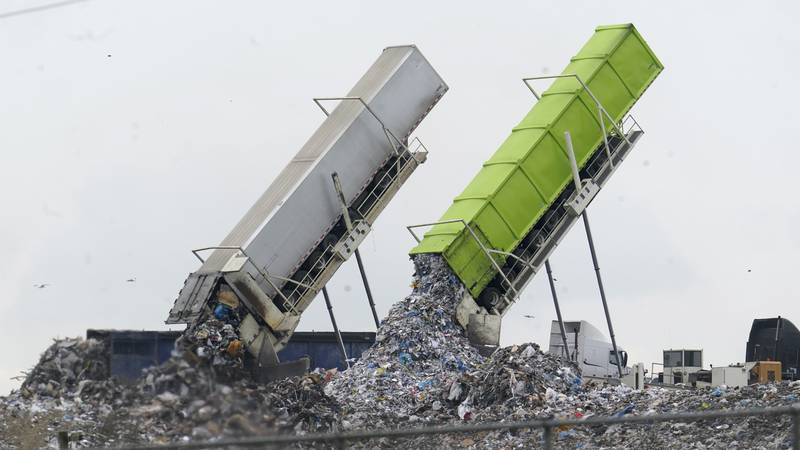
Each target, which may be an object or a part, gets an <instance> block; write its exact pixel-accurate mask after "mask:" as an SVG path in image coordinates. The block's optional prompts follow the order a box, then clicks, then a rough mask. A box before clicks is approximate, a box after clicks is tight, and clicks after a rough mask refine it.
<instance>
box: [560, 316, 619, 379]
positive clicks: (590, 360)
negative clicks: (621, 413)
mask: <svg viewBox="0 0 800 450" xmlns="http://www.w3.org/2000/svg"><path fill="white" fill-rule="evenodd" d="M564 328H565V331H566V335H567V348H566V349H565V348H564V343H563V341H562V339H561V329H560V327H559V326H558V321H557V320H554V321H553V322H552V324H551V326H550V348H549V350H548V351H549V352H550V353H551V354H553V355H559V356H562V357H565V358H567V359H570V360H572V361H575V362H576V363H577V364H578V366H579V367H580V369H581V373H582V374H583V377H584V378H614V379H619V372H618V371H617V361H616V357H615V355H614V347H613V346H612V345H611V342H609V340H608V339H607V338H606V337H605V335H603V333H602V332H601V331H600V330H598V329H597V328H595V327H594V325H592V324H590V323H589V322H587V321H585V320H581V321H573V322H564ZM618 350H619V356H620V359H621V360H622V373H623V375H627V374H628V373H630V368H629V367H627V365H628V353H627V352H626V351H625V350H623V349H622V348H621V347H618Z"/></svg>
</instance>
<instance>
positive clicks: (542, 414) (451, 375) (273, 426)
mask: <svg viewBox="0 0 800 450" xmlns="http://www.w3.org/2000/svg"><path fill="white" fill-rule="evenodd" d="M414 263H415V269H416V272H415V275H414V281H413V284H412V288H413V289H412V292H411V294H410V295H409V296H408V297H406V298H404V299H403V300H401V301H400V302H398V303H397V304H395V305H394V306H393V307H392V309H391V310H390V312H389V315H388V317H386V319H385V320H384V321H383V323H382V324H381V327H380V329H379V330H378V334H377V337H376V343H375V345H374V346H373V347H372V348H370V349H369V350H367V351H366V352H365V353H364V354H363V355H362V356H361V359H360V360H359V361H358V362H357V363H355V364H354V365H353V366H352V367H351V368H350V369H349V370H347V371H344V372H342V373H340V374H337V375H334V372H333V371H331V372H328V373H313V374H309V375H306V376H303V377H296V378H289V379H285V380H281V381H276V382H272V383H269V384H259V383H254V382H252V381H251V380H250V379H249V377H248V376H247V374H248V371H247V370H246V367H245V364H244V358H243V356H244V355H243V352H242V346H241V342H240V341H239V337H238V336H237V334H236V331H235V327H234V326H232V325H231V320H236V317H235V314H234V313H235V312H236V309H235V306H236V305H235V304H233V305H228V304H225V306H227V307H228V309H225V308H224V307H219V305H218V306H217V308H215V309H214V314H213V315H212V314H209V315H208V317H207V320H205V321H202V322H201V323H199V324H196V325H194V326H193V327H191V328H189V329H187V331H186V332H185V333H184V334H183V335H182V336H181V338H180V339H179V340H178V342H176V350H175V352H174V353H173V356H172V357H171V358H170V359H169V360H168V361H167V362H165V363H164V364H162V365H161V366H158V367H153V368H150V369H148V370H147V371H146V372H145V373H144V374H143V376H142V377H141V378H140V379H139V380H138V381H137V382H136V383H134V384H132V385H122V384H119V383H117V382H116V381H115V380H113V379H108V372H109V370H108V363H107V360H106V358H107V351H106V350H107V349H106V348H105V346H104V344H103V343H102V342H100V341H93V340H82V339H64V340H59V341H56V342H54V344H53V345H52V346H51V347H50V348H48V349H47V350H46V351H45V352H44V354H43V355H42V357H41V359H40V361H39V363H38V364H37V365H36V367H34V369H33V370H32V371H31V372H30V373H29V374H27V377H26V379H25V381H24V382H23V384H22V387H21V388H20V390H18V391H15V392H13V393H12V394H11V395H9V396H8V397H0V448H2V449H6V448H9V449H13V448H42V447H50V448H56V447H57V445H56V442H55V436H56V432H58V431H62V430H64V431H67V432H68V433H69V434H70V437H71V440H72V441H73V442H74V443H75V444H73V445H74V446H77V447H85V446H99V445H107V446H116V445H122V444H139V443H167V442H185V441H207V440H215V439H220V438H225V437H242V436H256V435H265V434H276V433H285V434H303V433H309V432H310V433H326V432H332V431H338V430H358V429H387V428H388V429H397V428H401V429H402V428H411V427H419V426H426V425H448V424H449V425H453V424H458V425H464V424H471V423H481V422H496V421H524V420H532V419H547V418H561V419H566V418H570V419H583V418H588V417H592V416H625V415H651V414H660V413H675V412H690V411H711V410H727V409H742V408H754V407H770V406H783V405H791V404H795V403H797V402H798V399H799V398H800V382H782V383H772V384H762V385H752V386H747V387H744V388H735V389H734V388H727V387H724V386H721V387H718V388H713V389H711V388H705V389H669V388H661V387H651V388H648V389H644V390H639V391H636V390H632V389H630V388H628V387H626V386H610V385H608V384H605V383H599V384H598V383H596V382H587V381H585V380H583V379H582V378H581V374H580V372H579V369H578V367H576V366H575V365H574V364H572V363H570V362H567V361H563V360H561V359H560V358H559V357H557V356H553V355H549V354H546V353H543V352H542V350H541V349H540V348H539V346H538V345H536V344H533V343H530V344H521V345H514V346H511V347H506V348H501V349H498V350H497V351H496V352H495V353H494V354H493V355H492V356H491V357H488V358H484V357H482V356H481V355H480V354H479V353H478V351H477V350H476V349H474V348H473V347H472V346H471V345H470V344H469V342H468V339H467V337H466V335H465V332H464V331H463V329H462V328H461V327H460V326H459V325H458V324H457V323H456V322H455V309H456V306H457V304H458V302H459V301H460V299H461V298H462V295H463V294H464V287H463V286H462V285H461V283H460V282H459V280H458V279H457V278H456V277H455V276H454V275H453V274H452V273H451V272H450V270H449V268H448V266H447V264H446V263H445V261H444V260H443V259H442V258H441V257H439V256H435V255H420V256H417V257H415V260H414ZM790 429H791V427H790V418H789V417H779V418H747V419H727V420H726V419H715V420H709V421H704V422H667V423H658V424H652V423H651V424H640V425H612V426H593V427H580V426H579V427H572V428H570V427H561V428H558V429H556V430H554V431H553V433H554V441H555V446H556V448H587V449H588V448H598V449H600V448H630V449H639V448H698V449H700V448H703V449H706V448H788V447H789V445H790ZM541 443H542V431H541V430H538V429H532V430H517V431H514V432H509V431H491V432H470V433H460V434H438V435H426V436H417V437H409V438H402V439H387V438H384V439H375V440H368V441H361V442H352V443H351V444H352V445H353V447H356V448H415V449H417V448H419V449H434V448H469V449H496V448H508V449H511V448H537V447H540V446H541ZM308 445H313V444H308ZM319 446H322V447H324V444H320V445H319Z"/></svg>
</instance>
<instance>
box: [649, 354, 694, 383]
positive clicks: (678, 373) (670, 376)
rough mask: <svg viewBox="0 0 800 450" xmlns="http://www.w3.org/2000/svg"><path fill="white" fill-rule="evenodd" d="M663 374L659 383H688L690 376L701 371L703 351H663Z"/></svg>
mask: <svg viewBox="0 0 800 450" xmlns="http://www.w3.org/2000/svg"><path fill="white" fill-rule="evenodd" d="M663 367H664V369H663V372H662V374H661V376H660V377H659V381H661V382H662V383H664V384H680V383H689V382H690V381H691V379H690V375H691V374H694V373H697V372H700V371H702V370H703V350H698V349H677V350H674V349H669V350H664V359H663Z"/></svg>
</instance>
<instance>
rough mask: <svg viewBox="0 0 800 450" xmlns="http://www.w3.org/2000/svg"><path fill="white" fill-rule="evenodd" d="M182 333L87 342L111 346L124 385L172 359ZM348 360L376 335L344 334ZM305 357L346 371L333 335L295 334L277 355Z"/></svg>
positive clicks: (120, 335) (127, 334)
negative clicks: (149, 369) (144, 371)
mask: <svg viewBox="0 0 800 450" xmlns="http://www.w3.org/2000/svg"><path fill="white" fill-rule="evenodd" d="M180 334H181V333H180V332H179V331H129V330H87V331H86V338H87V339H98V340H104V341H106V342H107V343H108V345H109V354H108V366H109V368H110V371H111V375H112V376H116V377H117V378H118V379H119V380H120V381H122V382H132V381H134V380H136V378H138V377H139V376H140V375H141V373H142V371H143V370H144V369H146V368H148V367H152V366H154V365H158V364H161V363H163V362H164V361H166V360H167V359H169V357H170V354H171V353H172V349H173V348H175V340H176V339H177V338H178V336H180ZM342 340H343V341H344V345H345V349H346V350H347V355H348V357H349V358H353V359H358V358H360V357H361V354H362V353H363V352H364V350H366V349H368V348H369V347H370V346H372V344H373V343H374V342H375V333H367V332H349V333H348V332H345V333H342ZM303 356H308V357H309V358H310V359H311V368H312V369H314V368H317V367H319V368H322V369H331V368H334V367H336V368H338V369H339V370H344V369H345V367H346V366H345V364H344V361H342V358H341V354H340V353H339V346H338V344H337V342H336V335H335V334H334V333H332V332H313V331H311V332H303V331H300V332H296V333H294V334H293V335H292V339H291V340H290V341H289V343H288V344H287V345H286V347H284V348H283V350H281V351H280V352H279V353H278V357H280V359H281V361H292V360H295V359H298V358H301V357H303Z"/></svg>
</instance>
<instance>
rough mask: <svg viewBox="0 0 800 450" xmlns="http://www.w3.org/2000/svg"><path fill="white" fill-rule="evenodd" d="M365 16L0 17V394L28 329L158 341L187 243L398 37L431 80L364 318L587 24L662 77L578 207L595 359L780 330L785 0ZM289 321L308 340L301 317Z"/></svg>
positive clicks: (519, 336)
mask: <svg viewBox="0 0 800 450" xmlns="http://www.w3.org/2000/svg"><path fill="white" fill-rule="evenodd" d="M43 3H44V2H41V1H39V2H34V1H29V0H14V1H11V0H6V1H3V2H2V3H0V13H2V12H4V11H12V10H16V9H20V8H27V7H30V6H35V5H40V4H43ZM383 5H384V4H383V2H366V1H365V2H346V1H337V2H319V3H309V2H282V3H281V5H280V6H279V7H278V6H274V5H272V4H271V3H267V2H256V1H247V2H246V1H239V2H230V1H225V2H223V1H198V0H191V1H189V0H185V1H163V0H161V1H144V0H138V1H132V0H94V1H89V2H85V3H80V4H75V5H72V6H68V7H63V8H60V9H54V10H49V11H43V12H39V13H35V14H28V15H23V16H16V17H10V18H6V19H3V20H0V54H2V55H3V59H2V61H3V63H2V69H0V99H2V106H0V167H1V168H2V176H1V177H0V199H1V202H0V205H1V206H2V208H1V209H0V248H2V251H1V253H0V255H2V258H0V287H2V294H1V295H0V355H2V358H0V394H2V393H5V392H8V391H9V390H10V389H11V388H13V387H15V386H17V384H18V383H17V382H15V381H12V380H10V378H11V377H13V376H15V375H18V374H19V373H20V371H22V370H25V369H26V368H29V367H31V366H32V365H33V364H34V363H35V362H36V360H37V359H38V356H39V354H40V352H41V351H42V350H43V349H44V348H45V347H46V346H47V345H48V344H49V343H50V342H51V339H52V338H55V337H63V336H78V335H84V334H85V331H86V329H87V328H126V329H162V328H164V326H163V321H164V319H165V317H166V314H167V312H168V311H169V309H170V307H171V306H172V302H173V300H174V298H175V297H176V295H177V293H178V290H179V289H180V288H181V286H182V284H183V281H184V279H185V277H186V275H187V274H188V273H189V272H192V271H194V270H195V269H196V268H197V266H198V263H197V261H196V260H195V259H194V257H193V256H192V255H191V253H190V250H191V249H193V248H197V247H202V246H207V245H215V244H217V243H219V241H220V240H221V239H222V238H223V237H224V236H225V235H226V234H227V232H228V231H229V230H230V229H231V228H232V227H233V225H234V224H235V223H236V222H237V221H238V220H239V218H240V216H241V215H242V214H244V212H245V211H247V209H248V208H249V207H250V205H251V204H252V203H253V202H254V201H255V200H256V198H258V196H259V195H260V194H261V193H262V192H263V191H264V189H265V188H266V187H267V186H268V185H269V183H270V182H271V181H272V179H273V178H274V177H275V176H276V174H277V173H278V172H279V171H280V170H281V169H282V168H283V166H284V165H285V164H286V163H287V162H288V160H289V159H290V158H291V157H292V156H293V155H294V154H295V153H296V152H297V150H298V149H299V148H300V147H301V145H302V144H303V143H305V141H306V139H307V138H308V137H309V136H310V135H311V133H312V132H313V131H314V130H315V129H316V128H317V126H319V124H320V123H321V122H322V120H323V115H322V113H321V112H320V111H319V110H318V109H317V107H316V106H315V105H314V104H313V103H312V101H311V98H312V97H315V96H336V95H344V94H346V93H347V91H348V90H349V89H350V88H351V87H352V85H353V84H354V83H355V81H356V80H357V79H358V78H359V77H360V76H361V74H362V73H363V72H364V71H365V70H366V69H367V68H368V67H369V65H370V64H371V63H372V62H373V61H374V60H375V59H376V58H377V57H378V55H379V54H380V52H381V50H382V49H383V48H384V47H386V46H388V45H397V44H409V43H414V44H416V45H418V46H419V48H420V49H421V50H422V52H423V53H424V54H425V55H426V56H427V57H428V59H429V60H430V62H431V64H432V65H433V66H434V67H435V68H436V69H437V70H438V71H439V73H440V74H441V75H442V77H443V78H444V79H445V80H446V82H447V83H448V84H449V85H450V91H449V92H448V93H447V94H446V95H445V96H444V98H443V100H442V101H441V102H440V103H439V104H438V105H437V106H436V108H435V109H434V110H433V112H432V113H431V114H430V115H429V116H428V117H427V118H426V119H425V121H424V122H423V123H422V126H420V127H419V129H418V131H417V135H418V136H419V137H420V138H422V139H423V141H424V142H425V144H426V145H427V146H428V148H429V149H430V151H431V154H430V157H429V161H428V162H427V163H426V164H425V165H424V166H423V167H421V168H420V169H419V170H418V171H417V172H416V173H415V174H414V175H413V177H412V178H411V180H410V181H409V183H408V184H407V185H405V186H404V187H403V189H402V190H401V191H400V193H399V195H398V196H397V197H396V199H395V201H394V202H393V203H392V204H391V205H390V206H389V208H388V209H387V210H386V211H385V212H384V214H383V215H382V216H381V217H380V219H379V220H378V221H377V223H376V225H375V227H374V231H373V233H372V234H371V236H370V237H369V238H368V239H367V240H366V241H365V243H364V244H363V246H362V252H363V255H364V259H365V262H366V266H367V272H368V275H369V277H370V281H371V284H372V287H373V292H374V293H375V296H376V302H377V305H378V309H379V313H380V314H381V315H383V314H385V313H386V312H387V311H388V309H389V307H390V306H391V305H392V303H394V302H395V301H397V300H399V299H401V298H402V297H404V296H405V295H407V294H408V292H409V283H410V280H411V272H412V266H411V263H410V262H409V260H408V257H407V253H408V250H409V249H410V248H411V247H412V244H413V241H412V239H411V237H410V236H409V235H408V233H407V231H406V230H405V225H409V224H413V223H422V222H427V221H432V220H436V219H438V218H439V216H440V215H441V214H442V213H443V212H444V210H445V209H446V208H447V206H448V205H449V204H450V202H451V201H452V198H453V197H454V196H455V195H457V194H458V193H460V191H461V190H462V189H463V187H464V186H465V185H466V184H467V183H468V182H469V180H470V179H471V178H472V176H473V175H474V174H475V173H476V172H477V170H478V169H479V168H480V165H481V163H482V162H483V161H484V160H486V159H488V158H489V156H490V155H491V154H492V153H493V152H494V151H495V150H496V149H497V147H498V146H499V145H500V143H501V142H502V141H503V140H504V139H505V137H506V136H507V135H508V133H509V132H510V130H511V128H512V127H513V126H515V125H516V124H517V123H518V122H519V120H520V119H521V118H522V117H523V116H524V115H525V114H526V113H527V111H528V110H529V109H530V107H531V105H532V104H533V102H534V99H533V98H532V96H531V95H530V93H529V92H528V91H527V90H526V89H525V87H524V85H523V84H522V82H521V81H520V79H521V78H522V77H524V76H531V75H539V74H553V73H557V72H560V71H561V70H562V69H563V68H564V66H565V65H566V64H567V63H568V61H569V58H570V57H571V56H572V55H574V54H575V53H576V52H577V51H578V49H579V48H580V47H581V45H582V44H583V43H584V42H585V41H586V40H587V39H588V38H589V36H591V34H592V32H593V30H594V27H595V26H597V25H601V24H613V23H623V22H633V23H634V24H635V25H636V26H637V28H638V29H639V31H640V32H641V33H642V35H643V36H644V38H645V39H646V40H647V41H648V43H649V44H650V46H651V47H652V49H653V51H654V52H655V53H656V54H657V55H658V56H659V58H660V59H661V61H662V62H663V63H664V65H665V70H664V72H663V73H662V74H661V76H660V77H659V78H658V79H656V81H655V82H654V84H653V85H652V86H651V88H650V89H649V90H648V91H647V92H646V93H645V95H644V96H643V98H642V99H641V100H640V101H639V103H638V104H637V105H636V106H635V108H634V111H633V112H634V114H635V116H636V117H637V119H638V120H639V122H640V123H641V124H642V126H643V127H644V128H645V131H646V135H645V136H644V138H643V139H642V140H641V141H640V144H639V145H638V146H637V147H636V149H635V151H634V152H633V153H632V154H631V156H630V158H629V159H628V160H627V161H626V162H625V163H624V164H623V166H622V167H621V168H620V170H619V171H618V172H617V173H616V175H615V176H614V178H612V180H611V181H610V183H609V184H608V186H607V187H606V188H605V189H604V190H603V191H602V192H601V193H600V195H599V197H598V198H597V199H596V201H595V202H594V203H593V204H592V206H591V208H590V211H591V218H592V225H593V231H594V234H595V239H596V241H597V247H598V252H599V257H600V264H601V267H602V269H603V274H604V277H605V278H604V279H605V282H606V286H607V292H608V297H609V302H610V307H611V313H612V317H613V319H614V325H615V328H616V332H617V338H618V342H619V343H620V345H621V346H623V347H624V348H625V349H626V350H628V351H629V353H630V359H631V361H632V362H637V361H642V362H645V363H646V364H647V366H648V368H649V366H650V363H651V362H653V361H660V359H661V355H660V352H661V350H662V349H665V348H670V347H672V348H680V347H700V348H703V349H704V350H705V362H706V364H708V363H712V364H715V365H719V364H728V363H733V362H737V361H742V360H743V358H744V351H745V343H746V341H747V334H748V331H749V327H750V323H751V321H752V320H753V319H754V318H757V317H771V316H775V315H778V314H781V315H783V316H785V317H788V318H790V319H794V320H797V321H800V313H798V312H799V311H798V309H799V308H800V306H798V305H800V303H799V302H798V294H800V288H798V286H797V284H796V282H795V280H796V279H797V277H798V276H797V274H796V271H797V269H798V264H797V260H798V259H797V255H798V254H800V233H798V229H800V205H798V201H797V200H796V198H797V197H796V195H797V194H796V181H795V172H796V170H797V169H796V167H797V164H798V162H800V156H799V155H798V151H797V147H796V140H795V137H796V134H797V128H798V123H800V117H798V114H797V112H796V111H797V109H796V108H797V106H796V105H797V104H798V103H800V94H798V89H797V79H798V77H799V76H800V73H799V72H800V63H799V62H798V58H797V55H798V54H800V31H798V30H797V27H796V25H797V23H798V20H799V19H800V17H798V16H799V15H800V14H798V12H799V11H798V4H797V3H796V2H784V3H781V4H779V3H773V2H757V3H754V2H747V3H745V2H742V3H741V4H738V5H737V4H734V3H733V2H730V1H724V2H696V1H693V2H685V3H677V2H662V3H659V5H661V6H655V5H651V4H650V3H649V2H639V1H637V2H601V1H589V2H580V3H572V2H564V1H557V2H524V3H523V2H514V3H511V2H509V3H504V4H500V3H497V2H494V3H493V2H476V3H470V2H453V3H448V4H444V3H443V2H442V3H441V4H440V3H439V2H415V1H404V2H393V3H391V6H383ZM551 260H552V263H553V268H554V270H555V272H556V278H557V279H558V281H557V286H558V291H559V294H560V299H561V305H562V310H563V312H564V316H565V318H566V319H571V320H578V319H585V320H589V321H590V322H592V323H594V324H595V325H596V326H597V327H598V328H600V329H605V323H604V319H603V312H602V307H601V304H600V299H599V297H598V294H597V288H596V285H595V280H594V275H593V270H592V265H591V260H590V257H589V253H588V249H587V245H586V241H585V236H584V234H583V230H582V229H581V226H580V225H578V226H576V227H575V228H574V229H573V230H572V231H571V233H570V235H569V236H568V237H567V238H566V239H565V240H564V241H563V243H562V244H561V246H560V247H559V248H558V249H557V250H556V252H555V254H554V256H553V257H552V259H551ZM132 278H135V280H136V281H135V282H126V280H127V279H132ZM38 283H48V284H49V285H48V286H47V287H46V288H43V289H38V288H36V287H34V284H38ZM329 289H330V291H331V295H332V298H333V302H334V308H335V311H336V313H337V315H338V316H337V319H338V321H339V323H340V326H341V327H342V328H343V329H344V330H353V331H363V330H373V327H374V326H373V323H372V319H371V316H370V313H369V310H368V308H367V302H366V298H365V295H364V293H363V289H362V287H361V285H360V280H359V278H358V272H357V269H356V267H355V262H354V261H349V262H348V263H346V264H345V266H344V267H343V268H342V270H340V271H339V273H337V275H336V277H335V278H334V280H333V282H332V283H331V284H330V285H329ZM523 315H533V316H535V318H533V319H528V318H525V317H523ZM554 315H555V314H554V311H553V306H552V301H551V299H550V294H549V290H548V287H547V280H546V277H544V276H538V277H537V278H536V279H535V280H534V282H533V283H532V284H531V285H530V286H529V288H528V289H527V290H526V292H525V293H524V295H523V298H522V299H521V301H520V302H519V303H518V304H517V305H516V306H514V308H513V309H512V310H511V311H510V312H509V313H508V315H507V316H506V318H505V321H504V323H503V343H504V344H511V343H519V342H527V341H535V342H538V343H540V344H544V345H545V346H546V344H547V340H548V334H549V327H550V321H551V320H552V319H553V318H554ZM299 329H301V330H311V329H315V330H328V329H330V325H329V322H328V317H327V313H326V310H325V308H324V302H322V301H321V300H318V301H316V302H315V303H314V304H313V305H312V306H311V307H310V309H309V310H308V311H307V312H306V314H305V316H304V317H303V319H302V321H301V325H300V328H299Z"/></svg>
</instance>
